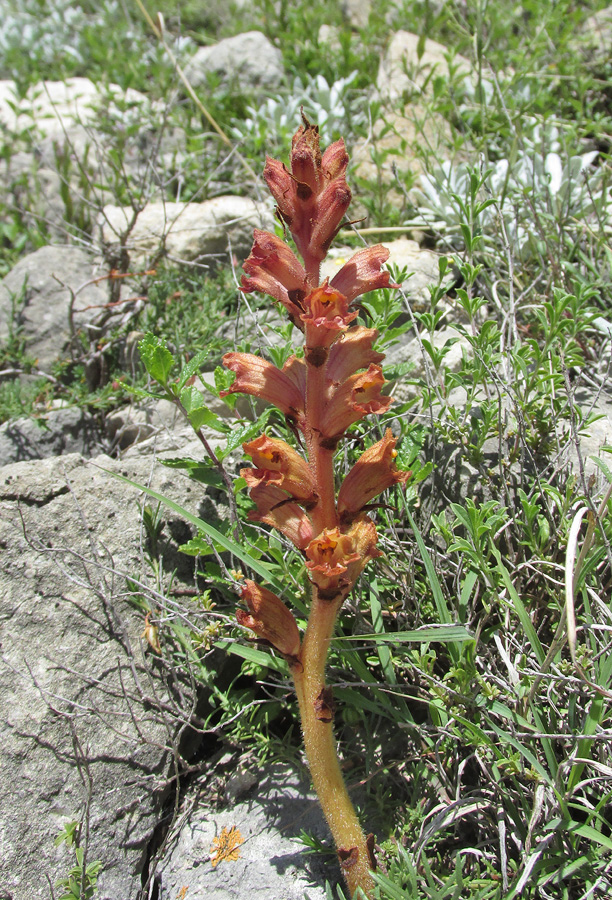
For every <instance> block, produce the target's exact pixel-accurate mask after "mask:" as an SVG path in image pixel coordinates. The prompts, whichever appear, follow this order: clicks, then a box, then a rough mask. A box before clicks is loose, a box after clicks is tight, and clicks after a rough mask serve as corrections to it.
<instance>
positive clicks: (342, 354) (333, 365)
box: [326, 325, 385, 385]
mask: <svg viewBox="0 0 612 900" xmlns="http://www.w3.org/2000/svg"><path fill="white" fill-rule="evenodd" d="M377 337H378V332H377V331H376V329H375V328H364V327H363V326H361V325H359V326H357V328H351V329H350V330H349V331H347V332H346V333H345V334H343V335H340V338H339V339H338V341H336V343H335V344H334V345H333V347H332V348H331V349H330V351H329V362H328V364H327V369H326V374H327V378H328V379H329V380H330V381H331V382H332V384H336V385H338V384H340V383H341V382H342V381H346V379H347V378H348V377H349V375H353V374H354V373H355V372H358V371H359V369H367V368H368V366H370V365H372V363H374V364H375V365H378V363H380V362H382V361H383V359H384V358H385V354H384V353H379V352H378V351H377V350H373V349H372V344H373V343H374V341H375V340H376V338H377Z"/></svg>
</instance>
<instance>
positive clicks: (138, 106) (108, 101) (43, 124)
mask: <svg viewBox="0 0 612 900" xmlns="http://www.w3.org/2000/svg"><path fill="white" fill-rule="evenodd" d="M126 105H127V109H126ZM147 105H149V100H148V98H147V97H146V96H145V95H144V94H141V93H140V92H139V91H136V90H134V89H133V88H128V89H127V90H125V91H124V90H123V88H121V87H120V86H119V85H118V84H109V85H96V84H94V83H93V81H91V80H90V79H89V78H67V79H66V80H65V81H41V82H39V83H38V84H36V85H33V86H32V87H31V88H30V89H29V90H28V92H27V94H26V96H25V97H24V98H23V99H22V100H17V99H16V90H15V84H14V82H12V81H2V82H0V123H2V124H4V125H5V126H6V128H8V129H9V131H12V132H19V131H22V130H24V129H30V128H34V129H35V130H36V132H37V133H38V134H39V135H45V136H53V135H55V136H62V135H63V134H64V133H65V131H66V130H68V129H71V128H74V127H75V126H77V125H81V126H83V125H89V124H95V121H96V118H97V116H98V109H99V108H100V107H101V106H104V108H105V112H106V113H108V114H110V115H112V114H113V113H116V114H119V110H121V112H120V114H121V116H122V118H123V119H124V120H125V118H126V117H128V118H129V117H130V116H135V115H139V114H140V112H141V111H142V108H143V107H144V106H147Z"/></svg>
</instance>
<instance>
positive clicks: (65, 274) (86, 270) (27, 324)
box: [0, 246, 108, 372]
mask: <svg viewBox="0 0 612 900" xmlns="http://www.w3.org/2000/svg"><path fill="white" fill-rule="evenodd" d="M95 277H96V273H95V270H94V265H93V261H92V258H91V256H90V255H89V254H88V253H87V252H86V251H85V250H82V249H80V248H79V247H53V246H48V247H41V248H40V250H36V251H35V252H34V253H29V254H28V255H27V256H24V257H23V259H21V260H20V261H19V262H18V263H17V265H16V266H15V267H14V268H13V269H12V270H11V271H10V272H9V274H8V275H7V276H6V277H5V278H4V279H3V281H2V282H0V340H3V341H6V340H7V338H8V335H9V329H11V328H13V329H14V328H16V327H17V328H20V329H22V333H23V336H24V338H25V343H26V352H27V353H28V355H30V356H33V357H35V358H36V359H37V360H38V368H39V369H41V370H42V371H46V372H48V371H49V370H50V369H51V367H52V365H53V363H54V362H55V361H56V360H58V359H59V358H61V356H62V355H63V354H64V352H65V350H66V346H67V344H68V342H69V340H70V338H71V331H70V309H71V304H72V295H74V298H75V299H74V304H73V324H74V327H75V329H76V330H78V329H82V328H86V327H87V326H88V325H89V324H90V323H91V322H92V321H93V319H94V317H95V316H96V314H99V313H100V308H101V307H103V306H104V304H106V303H107V302H108V296H107V293H106V290H105V288H104V287H103V286H101V285H100V284H96V283H93V282H94V279H95ZM15 306H16V310H15V309H14V308H15ZM14 311H15V312H16V316H15V315H14Z"/></svg>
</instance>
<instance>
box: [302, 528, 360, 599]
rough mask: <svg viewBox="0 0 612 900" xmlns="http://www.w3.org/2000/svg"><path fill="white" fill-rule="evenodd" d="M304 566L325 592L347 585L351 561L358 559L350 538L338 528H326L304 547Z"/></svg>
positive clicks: (340, 588)
mask: <svg viewBox="0 0 612 900" xmlns="http://www.w3.org/2000/svg"><path fill="white" fill-rule="evenodd" d="M306 557H307V562H306V566H307V568H308V569H309V570H310V577H311V579H312V581H313V582H314V583H315V584H316V585H317V586H318V587H319V588H321V589H322V590H323V591H325V592H334V591H336V590H342V589H343V588H344V587H346V586H347V580H346V578H342V576H343V575H345V574H346V572H347V570H348V567H349V565H350V564H351V563H354V562H357V561H358V560H359V553H358V552H357V551H356V550H355V548H354V547H353V543H352V541H351V538H350V537H349V536H348V535H347V534H342V532H341V531H340V529H339V528H326V529H325V530H324V531H322V532H321V534H319V535H318V536H317V537H316V538H314V540H312V541H311V542H310V544H309V545H308V546H307V547H306Z"/></svg>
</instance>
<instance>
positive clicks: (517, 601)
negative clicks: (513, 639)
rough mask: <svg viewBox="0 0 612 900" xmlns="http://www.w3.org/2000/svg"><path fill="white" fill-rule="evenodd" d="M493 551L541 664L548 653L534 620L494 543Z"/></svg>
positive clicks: (515, 607) (500, 572)
mask: <svg viewBox="0 0 612 900" xmlns="http://www.w3.org/2000/svg"><path fill="white" fill-rule="evenodd" d="M491 552H492V554H493V556H494V557H495V560H496V562H497V571H498V572H499V574H500V575H501V577H502V581H503V582H504V585H505V587H506V590H507V591H508V595H509V597H510V600H511V601H512V605H513V607H514V611H515V612H516V614H517V616H518V617H519V621H520V623H521V625H522V626H523V631H524V632H525V634H526V635H527V638H528V640H529V643H530V644H531V646H532V647H533V650H534V652H535V654H536V656H537V658H538V662H539V664H540V665H542V664H543V662H544V660H545V659H546V653H545V652H544V649H543V648H542V644H541V643H540V639H539V637H538V635H537V632H536V630H535V628H534V627H533V622H532V621H531V619H530V617H529V613H528V612H527V610H526V609H525V605H524V603H523V601H522V600H521V598H520V597H519V595H518V592H517V590H516V588H515V587H514V585H513V584H512V579H511V578H510V573H509V572H508V569H507V568H506V567H505V565H504V564H503V562H502V558H501V553H500V552H499V550H498V549H497V547H496V546H495V545H494V544H491Z"/></svg>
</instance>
